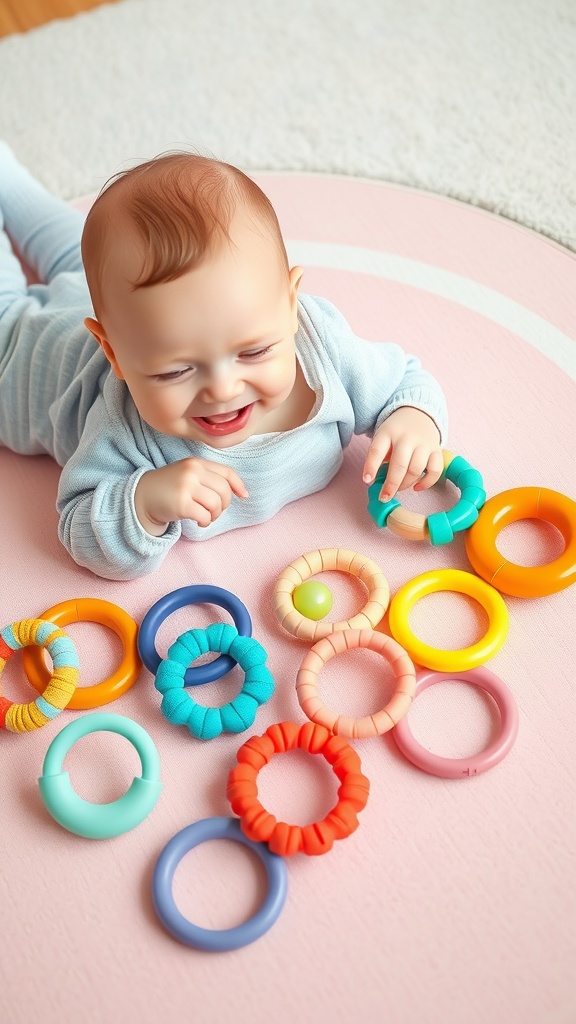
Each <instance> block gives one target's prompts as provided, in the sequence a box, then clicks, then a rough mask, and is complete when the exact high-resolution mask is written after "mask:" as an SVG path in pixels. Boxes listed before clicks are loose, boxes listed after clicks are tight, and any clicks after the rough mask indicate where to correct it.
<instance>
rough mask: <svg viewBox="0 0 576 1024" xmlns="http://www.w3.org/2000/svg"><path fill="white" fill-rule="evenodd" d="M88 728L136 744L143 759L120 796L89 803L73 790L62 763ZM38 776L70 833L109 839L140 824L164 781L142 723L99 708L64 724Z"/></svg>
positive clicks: (50, 807) (48, 803)
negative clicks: (127, 787) (124, 791)
mask: <svg viewBox="0 0 576 1024" xmlns="http://www.w3.org/2000/svg"><path fill="white" fill-rule="evenodd" d="M92 732H116V733H119V735H120V736H125V737H126V739H127V740H129V741H130V743H132V744H133V746H134V747H135V748H136V751H137V753H138V755H139V757H140V761H141V763H142V777H141V778H135V779H134V780H133V781H132V784H131V786H130V787H129V789H128V790H127V791H126V793H124V796H121V797H120V799H119V800H114V801H113V802H112V803H108V804H93V803H90V802H89V801H88V800H83V799H82V797H80V796H78V794H77V793H76V792H75V791H74V790H73V789H72V786H71V784H70V776H69V775H68V772H63V771H62V762H63V761H64V758H65V757H66V754H67V753H68V751H69V750H70V748H71V747H72V746H73V745H74V743H76V741H77V740H79V739H81V738H82V736H87V735H88V734H89V733H92ZM42 772H43V773H42V777H41V778H40V779H39V780H38V783H39V786H40V793H41V795H42V799H43V801H44V804H45V806H46V809H47V811H48V812H49V813H50V814H51V815H52V817H53V818H54V820H55V821H57V822H58V824H59V825H62V827H63V828H65V829H67V830H68V832H73V833H74V834H75V835H77V836H84V837H85V838H86V839H111V838H112V837H113V836H120V835H122V833H123V832H129V831H130V829H132V828H135V827H136V825H139V824H140V822H141V821H144V818H146V817H148V815H149V814H150V811H151V810H152V808H153V807H154V805H155V803H156V801H157V800H158V797H159V796H160V791H161V789H162V783H161V782H160V759H159V757H158V751H157V750H156V747H155V746H154V743H153V742H152V740H151V739H150V736H149V735H148V733H147V732H146V730H145V729H143V728H142V726H141V725H138V723H137V722H134V721H132V719H131V718H125V717H124V716H123V715H111V714H107V713H106V712H100V713H96V714H93V715H84V716H83V717H82V718H77V719H76V720H75V721H74V722H70V724H69V725H66V726H65V727H64V728H63V729H62V730H61V731H60V732H59V733H58V735H57V736H56V738H55V739H54V740H53V741H52V743H51V744H50V746H49V747H48V751H47V753H46V757H45V759H44V767H43V770H42Z"/></svg>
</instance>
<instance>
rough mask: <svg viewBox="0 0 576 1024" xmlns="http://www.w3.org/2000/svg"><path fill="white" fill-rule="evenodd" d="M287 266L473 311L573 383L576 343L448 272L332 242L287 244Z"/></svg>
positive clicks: (484, 288)
mask: <svg viewBox="0 0 576 1024" xmlns="http://www.w3.org/2000/svg"><path fill="white" fill-rule="evenodd" d="M286 247H287V249H288V256H289V259H290V262H291V263H302V264H304V266H309V267H324V268H326V269H328V270H348V271H351V272H352V273H355V274H371V275H372V276H373V277H384V278H387V279H388V280H390V281H398V282H400V283H401V284H407V285H410V286H411V287H413V288H420V289H422V290H423V291H426V292H431V293H432V294H433V295H440V296H441V297H442V298H444V299H448V300H449V301H450V302H456V303H458V305H460V306H465V307H466V308H467V309H472V310H474V312H476V313H480V314H481V315H482V316H485V317H487V318H488V319H489V320H493V321H494V323H497V324H500V326H501V327H505V328H506V329H507V330H509V331H512V332H513V333H514V334H517V335H518V336H519V337H521V338H523V339H524V341H527V342H528V344H529V345H532V347H533V348H535V349H537V350H538V352H541V353H542V355H543V356H546V357H547V358H548V359H550V360H552V362H554V363H555V364H556V366H558V367H559V368H560V369H561V370H563V371H564V373H566V374H567V375H568V376H569V377H571V378H572V380H576V342H575V341H574V339H573V338H570V337H569V336H568V335H567V334H563V332H562V331H560V330H559V329H558V328H557V327H554V326H553V325H552V324H550V323H548V321H547V320H544V318H543V317H541V316H539V315H538V314H537V313H533V312H532V311H531V310H529V309H526V307H525V306H522V305H520V303H519V302H515V301H514V299H508V298H507V297H506V296H505V295H502V294H501V293H500V292H497V291H495V290H494V289H493V288H488V287H487V286H486V285H483V284H478V283H477V282H476V281H471V280H470V279H469V278H467V277H462V276H461V275H460V274H455V273H453V272H452V271H451V270H442V269H441V268H439V267H433V266H431V264H429V263H421V262H420V261H419V260H412V259H409V258H408V257H406V256H395V255H394V254H392V253H385V252H378V250H377V249H365V248H362V247H361V246H354V245H336V244H333V243H331V242H303V241H291V242H287V246H286Z"/></svg>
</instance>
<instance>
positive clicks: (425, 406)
mask: <svg viewBox="0 0 576 1024" xmlns="http://www.w3.org/2000/svg"><path fill="white" fill-rule="evenodd" d="M302 305H303V306H304V309H305V310H306V312H307V313H308V315H309V317H310V319H311V321H312V324H313V326H314V327H315V329H316V331H317V332H318V335H319V337H320V339H321V341H322V343H323V345H324V346H325V348H326V351H327V354H328V356H329V358H330V360H331V362H332V363H333V365H334V367H335V370H336V372H337V374H338V376H339V377H340V380H341V381H342V384H343V386H344V388H345V390H346V392H347V394H348V396H349V398H350V401H351V403H352V407H353V410H354V433H355V434H368V435H369V436H370V437H372V435H373V434H374V432H375V431H376V430H377V429H378V428H379V427H380V425H381V424H382V423H383V422H384V420H386V419H387V418H388V416H390V415H391V413H393V412H394V411H395V410H396V409H399V408H401V407H402V406H407V405H409V406H413V407H414V408H416V409H421V410H422V412H425V413H427V415H428V416H430V417H431V418H432V419H433V420H434V422H435V423H436V426H437V427H438V430H439V432H440V444H441V445H444V444H445V443H446V435H447V428H448V412H447V408H446V400H445V398H444V394H443V392H442V389H441V388H440V385H439V384H438V382H437V381H436V379H435V378H434V377H433V376H432V374H431V373H429V372H428V371H426V370H423V369H422V366H421V363H420V360H419V359H417V358H416V356H412V355H407V354H406V352H404V350H403V349H402V348H401V347H400V345H397V344H394V343H392V342H377V341H367V340H366V339H364V338H360V337H358V336H357V335H356V334H354V332H353V331H352V329H351V327H350V325H349V324H348V322H347V321H346V319H345V318H344V316H343V315H342V314H341V313H340V312H339V310H338V309H336V307H335V306H333V305H332V303H331V302H328V300H327V299H321V298H316V297H314V298H312V297H311V296H306V297H303V301H302Z"/></svg>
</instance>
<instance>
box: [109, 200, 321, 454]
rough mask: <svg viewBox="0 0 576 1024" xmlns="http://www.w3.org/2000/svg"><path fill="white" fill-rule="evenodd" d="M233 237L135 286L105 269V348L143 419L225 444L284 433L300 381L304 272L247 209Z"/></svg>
mask: <svg viewBox="0 0 576 1024" xmlns="http://www.w3.org/2000/svg"><path fill="white" fill-rule="evenodd" d="M230 236H231V239H232V242H233V243H234V244H232V245H230V244H229V243H228V242H226V241H223V242H222V243H221V245H220V246H219V248H218V251H217V252H216V253H215V254H214V255H208V256H206V257H205V259H204V260H203V262H202V263H201V264H200V265H199V266H198V267H197V268H195V269H193V270H192V271H189V272H188V273H186V274H184V275H183V276H182V277H179V278H177V279H176V280H174V281H168V282H165V283H162V284H157V285H152V286H150V287H146V288H141V289H138V290H136V291H133V290H132V289H131V288H130V287H129V286H128V285H127V283H126V281H125V280H123V279H122V278H123V275H122V273H119V274H118V275H114V276H113V275H110V274H109V275H108V280H109V281H111V286H109V287H107V289H106V297H105V310H104V313H103V316H102V320H103V328H104V330H105V334H106V341H107V345H106V344H105V345H104V347H105V350H106V351H107V354H108V355H109V358H110V359H111V362H112V365H113V367H114V370H115V372H116V373H117V374H118V376H120V377H122V378H123V379H124V380H125V381H126V384H127V386H128V388H129V390H130V393H131V395H132V398H133V400H134V403H135V405H136V407H137V409H138V411H139V413H140V415H141V416H142V418H143V419H144V420H145V421H146V422H147V423H148V424H150V426H151V427H154V428H155V429H156V430H158V431H160V432H162V433H164V434H169V435H171V436H176V437H185V438H189V439H191V440H197V441H202V442H204V443H205V444H208V445H210V446H211V447H213V448H220V449H222V448H228V447H230V446H232V445H236V444H239V443H240V442H241V441H243V440H245V439H246V438H247V437H250V435H252V434H260V433H267V432H268V431H273V430H276V429H278V427H277V426H276V425H275V424H276V423H277V422H279V420H278V416H279V413H278V410H280V409H281V408H282V407H283V406H284V405H285V403H288V404H289V403H290V396H291V394H292V391H293V388H294V384H295V380H296V354H295V347H294V336H295V334H296V331H297V289H298V282H299V280H300V276H301V270H300V268H293V270H292V271H290V275H288V273H287V271H286V268H285V266H282V263H281V260H280V257H279V254H278V250H277V248H276V246H275V244H274V242H273V241H272V240H271V239H270V237H269V235H268V233H267V232H266V231H264V230H262V232H260V230H259V229H258V228H257V227H255V226H254V224H253V223H252V222H251V221H250V220H249V218H248V217H247V216H246V215H239V214H236V215H235V217H234V219H233V221H232V224H231V227H230ZM119 269H120V268H119ZM125 273H126V271H125ZM128 276H129V271H128Z"/></svg>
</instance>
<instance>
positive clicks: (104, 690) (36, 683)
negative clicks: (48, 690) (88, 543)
mask: <svg viewBox="0 0 576 1024" xmlns="http://www.w3.org/2000/svg"><path fill="white" fill-rule="evenodd" d="M42 618H43V619H49V620H50V622H55V623H56V624H57V625H58V626H68V625H70V623H71V622H97V623H99V624H100V625H102V626H108V628H109V629H112V630H113V631H114V632H115V633H116V635H117V636H119V637H120V640H121V641H122V648H123V651H124V654H123V657H122V661H121V663H120V665H119V666H118V668H117V669H116V671H115V672H114V673H113V675H111V676H109V677H108V679H105V680H104V681H103V682H101V683H97V684H95V685H94V686H81V687H79V689H77V690H76V692H75V694H74V696H73V697H72V699H71V701H70V703H69V704H68V707H69V708H70V710H71V711H86V710H87V709H88V708H97V707H100V706H101V705H102V704H109V703H110V702H111V701H113V700H117V698H118V697H121V696H122V694H123V693H126V690H129V689H130V687H131V686H133V685H134V683H135V682H136V680H137V678H138V676H139V674H140V670H141V668H142V663H141V661H140V658H139V657H138V651H137V648H136V637H137V634H138V625H137V623H136V622H135V621H134V619H133V618H131V617H130V615H128V613H127V612H125V611H124V610H123V609H122V608H119V607H118V605H116V604H111V603H110V601H101V600H99V599H98V598H92V597H81V598H77V599H73V600H71V601H63V602H62V603H61V604H56V605H54V607H53V608H48V610H47V611H45V612H44V614H43V615H42ZM22 663H23V666H24V671H25V672H26V675H27V676H28V679H29V680H30V682H31V683H32V686H33V687H34V688H35V689H36V690H38V692H39V693H42V690H43V689H44V687H45V686H46V682H47V680H48V679H49V677H50V674H49V672H48V669H47V667H46V663H45V661H44V658H43V656H42V651H41V650H40V649H39V648H29V649H27V650H26V651H24V654H23V662H22Z"/></svg>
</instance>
